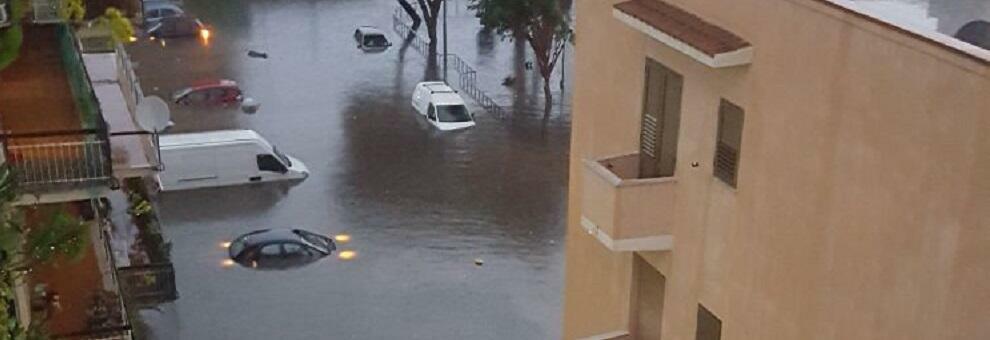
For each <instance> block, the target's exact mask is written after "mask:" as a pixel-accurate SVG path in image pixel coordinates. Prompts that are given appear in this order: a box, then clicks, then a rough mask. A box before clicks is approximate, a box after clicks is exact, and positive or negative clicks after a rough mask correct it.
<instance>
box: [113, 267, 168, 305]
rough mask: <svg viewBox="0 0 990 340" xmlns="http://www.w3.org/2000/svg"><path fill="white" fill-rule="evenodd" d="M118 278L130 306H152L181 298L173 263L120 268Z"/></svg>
mask: <svg viewBox="0 0 990 340" xmlns="http://www.w3.org/2000/svg"><path fill="white" fill-rule="evenodd" d="M117 276H118V277H119V278H120V289H121V291H122V292H123V295H124V299H126V300H127V303H128V304H133V305H135V306H151V305H157V304H160V303H163V302H168V301H175V300H176V299H178V298H179V291H178V290H177V289H176V287H175V268H174V267H173V266H172V264H171V263H155V264H149V265H140V266H130V267H123V268H118V269H117Z"/></svg>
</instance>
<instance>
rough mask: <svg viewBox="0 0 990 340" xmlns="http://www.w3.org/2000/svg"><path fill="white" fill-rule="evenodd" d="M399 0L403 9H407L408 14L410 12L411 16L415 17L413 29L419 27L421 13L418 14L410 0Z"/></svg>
mask: <svg viewBox="0 0 990 340" xmlns="http://www.w3.org/2000/svg"><path fill="white" fill-rule="evenodd" d="M398 1H399V6H402V10H403V11H405V12H406V14H408V15H409V17H410V18H412V19H413V25H412V27H413V30H416V29H418V28H419V21H420V18H419V14H416V9H415V8H413V6H412V5H410V4H409V1H406V0H398Z"/></svg>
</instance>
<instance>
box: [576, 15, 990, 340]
mask: <svg viewBox="0 0 990 340" xmlns="http://www.w3.org/2000/svg"><path fill="white" fill-rule="evenodd" d="M617 2H618V1H614V0H609V1H602V0H578V1H577V30H576V32H577V37H578V40H577V45H576V50H577V53H576V63H575V69H576V80H575V95H574V114H573V119H574V123H573V128H574V132H573V135H572V139H573V141H572V144H571V145H572V151H571V155H572V159H571V168H570V169H571V178H580V175H581V162H580V161H581V159H582V158H589V157H597V156H602V155H612V154H618V153H623V152H630V151H635V150H636V149H637V146H638V131H639V116H640V112H641V107H642V94H643V93H642V92H643V72H644V71H643V70H644V67H645V58H647V57H651V58H653V59H655V60H657V61H659V62H661V63H662V64H664V65H665V66H667V67H668V68H670V69H672V70H673V71H675V72H677V73H679V74H681V75H683V76H684V91H683V99H682V110H681V112H682V113H681V126H680V142H679V145H678V148H679V150H678V164H677V169H676V172H675V176H676V177H677V178H678V186H679V187H678V193H677V197H678V211H677V212H676V221H677V222H676V225H675V226H674V229H673V230H674V232H673V234H674V240H675V241H674V242H675V243H674V250H673V251H671V252H669V254H665V255H662V257H663V258H660V259H658V260H657V261H653V262H656V263H660V264H661V265H659V266H660V267H661V268H660V270H661V272H662V273H663V274H664V275H665V276H666V279H667V287H666V292H667V298H666V302H665V310H664V326H663V327H664V331H663V334H664V339H685V340H687V339H693V337H694V327H695V312H696V306H697V304H698V303H699V302H701V303H703V304H704V305H705V306H706V307H707V308H708V309H709V310H711V311H712V312H714V313H715V314H716V315H717V316H718V317H720V318H721V319H722V321H723V328H722V329H723V337H722V339H730V340H731V339H782V340H783V339H788V340H790V339H919V340H920V339H977V338H990V284H987V283H986V282H987V280H990V263H988V261H990V246H988V245H990V209H987V207H990V137H985V135H986V134H984V133H982V131H985V130H987V129H988V128H990V118H988V116H990V67H988V66H987V64H985V63H980V62H977V61H974V60H973V59H970V58H967V57H964V56H962V55H960V54H957V53H952V52H950V51H947V50H945V49H943V48H941V47H938V46H935V45H933V44H932V43H929V42H925V41H922V40H919V39H917V38H914V37H911V36H908V35H906V34H904V33H903V32H898V31H896V30H892V29H890V28H889V27H885V26H883V25H879V24H877V23H874V22H869V21H867V20H864V19H863V18H861V17H858V16H855V15H852V14H849V13H844V12H842V11H840V10H838V9H836V8H834V7H830V6H827V5H824V4H822V3H820V2H819V1H817V0H737V1H730V2H727V1H717V0H693V1H686V0H676V1H675V0H671V1H669V2H670V3H674V4H676V5H678V6H681V7H682V8H684V9H686V10H688V11H690V12H692V13H695V14H696V15H698V16H700V17H702V18H704V19H706V20H708V21H709V22H712V23H715V24H718V25H720V26H722V27H723V28H726V29H728V30H730V31H733V32H734V33H736V34H738V35H740V36H741V37H743V38H744V39H747V40H748V41H750V42H751V43H752V44H753V46H755V56H754V58H753V63H752V64H751V65H749V66H743V67H735V68H730V69H722V70H715V69H711V68H708V67H706V66H704V65H702V64H700V63H698V62H696V61H694V60H693V59H690V58H689V57H687V56H685V55H683V54H680V53H678V52H676V51H674V50H672V49H669V48H667V47H666V46H664V45H662V44H660V43H658V42H656V41H654V40H652V39H650V38H649V37H647V36H646V35H644V34H642V33H640V32H637V31H635V30H633V29H631V28H629V27H627V26H625V25H624V24H622V23H621V22H619V21H617V20H615V19H614V18H613V17H612V4H614V3H617ZM720 98H726V99H728V100H730V101H732V102H734V103H735V104H737V105H739V106H741V107H742V108H744V110H745V127H744V133H743V144H742V152H741V157H742V158H741V161H740V172H739V184H738V188H737V189H732V188H729V187H728V186H726V185H724V184H723V183H722V182H720V181H719V180H717V179H715V178H714V177H713V176H712V166H711V164H712V157H713V152H714V143H715V129H716V121H717V108H718V103H719V99H720ZM692 162H698V163H699V164H700V166H699V167H697V168H693V167H691V166H690V164H691V163H692ZM580 186H581V184H580V181H571V188H570V196H569V206H570V210H569V215H568V224H569V226H568V243H567V274H566V275H567V278H566V282H567V283H566V290H565V302H564V308H565V314H564V337H565V338H567V339H573V338H579V337H582V336H588V335H593V334H599V333H605V332H607V331H613V330H617V329H626V328H627V326H626V324H625V323H626V320H627V315H628V313H629V304H628V303H629V302H628V299H629V298H628V296H629V287H630V282H629V275H630V270H631V263H632V259H631V255H630V254H628V253H613V252H610V251H609V250H607V249H605V248H604V247H603V246H601V245H600V244H598V243H597V241H596V239H595V238H594V237H591V236H589V235H587V234H585V233H583V232H582V229H581V227H580V226H579V218H580V208H579V206H580V195H581V188H580ZM650 256H661V255H656V254H653V255H650ZM648 258H649V257H648ZM653 262H651V263H653ZM663 263H669V265H664V264H663Z"/></svg>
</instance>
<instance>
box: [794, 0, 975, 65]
mask: <svg viewBox="0 0 990 340" xmlns="http://www.w3.org/2000/svg"><path fill="white" fill-rule="evenodd" d="M791 1H794V0H791ZM813 2H817V3H821V4H824V5H826V6H828V7H831V8H835V9H838V10H840V11H842V12H845V13H850V14H853V15H855V16H856V17H859V18H862V19H865V20H866V21H869V22H872V23H875V24H878V25H880V26H883V27H886V28H890V29H892V30H893V31H896V32H898V33H901V34H904V35H908V36H911V37H913V38H917V39H918V40H921V41H924V42H926V43H928V44H929V45H933V46H936V47H938V48H940V49H942V50H946V51H949V52H951V53H952V54H955V55H958V56H962V57H965V58H966V59H969V60H972V61H975V62H977V63H980V64H981V65H983V66H990V51H987V50H984V49H982V48H979V47H977V46H973V45H970V44H968V43H965V42H962V41H959V40H957V39H955V38H953V37H951V36H948V35H944V34H942V33H937V32H927V31H923V30H920V29H914V28H912V27H909V26H904V25H900V24H897V23H895V22H893V21H890V20H887V19H884V18H882V17H880V16H877V15H875V14H871V13H869V12H865V11H862V10H860V9H858V8H857V7H856V5H855V4H854V3H853V2H851V1H850V0H813Z"/></svg>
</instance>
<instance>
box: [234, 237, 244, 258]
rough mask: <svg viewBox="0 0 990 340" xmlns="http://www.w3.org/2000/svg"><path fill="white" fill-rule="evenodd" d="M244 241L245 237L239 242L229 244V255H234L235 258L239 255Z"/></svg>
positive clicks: (242, 249)
mask: <svg viewBox="0 0 990 340" xmlns="http://www.w3.org/2000/svg"><path fill="white" fill-rule="evenodd" d="M245 241H247V237H245V238H243V239H241V240H237V241H235V242H234V243H231V244H230V253H231V254H234V255H235V256H236V255H239V254H240V253H241V251H244V242H245Z"/></svg>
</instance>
